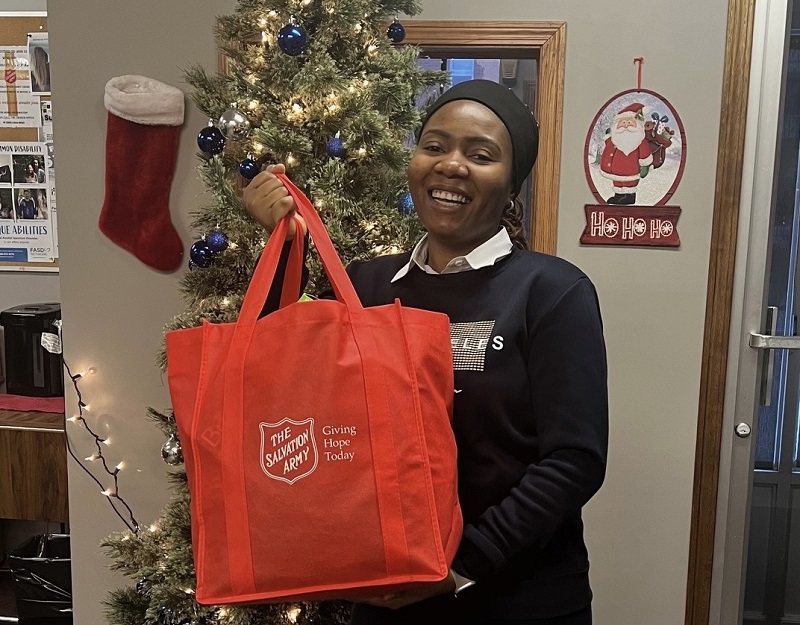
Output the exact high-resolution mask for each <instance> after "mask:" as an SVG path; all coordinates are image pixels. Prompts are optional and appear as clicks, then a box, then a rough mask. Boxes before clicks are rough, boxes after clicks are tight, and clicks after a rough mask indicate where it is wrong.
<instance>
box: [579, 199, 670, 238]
mask: <svg viewBox="0 0 800 625" xmlns="http://www.w3.org/2000/svg"><path fill="white" fill-rule="evenodd" d="M584 211H585V212H586V228H585V229H584V231H583V234H582V235H581V243H584V244H587V245H637V246H640V245H643V246H655V247H679V246H680V244H681V240H680V237H679V236H678V218H679V217H680V215H681V209H680V208H678V207H677V206H652V207H651V206H613V205H609V204H587V205H586V206H585V207H584Z"/></svg>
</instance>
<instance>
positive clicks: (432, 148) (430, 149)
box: [423, 145, 442, 152]
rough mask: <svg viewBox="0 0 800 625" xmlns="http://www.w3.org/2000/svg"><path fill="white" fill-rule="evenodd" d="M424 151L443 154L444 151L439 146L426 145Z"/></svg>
mask: <svg viewBox="0 0 800 625" xmlns="http://www.w3.org/2000/svg"><path fill="white" fill-rule="evenodd" d="M423 149H424V150H426V151H428V152H441V151H442V148H441V147H439V146H438V145H426V146H425V147H424V148H423Z"/></svg>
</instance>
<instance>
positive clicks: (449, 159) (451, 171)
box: [436, 154, 467, 176]
mask: <svg viewBox="0 0 800 625" xmlns="http://www.w3.org/2000/svg"><path fill="white" fill-rule="evenodd" d="M436 170H437V171H438V172H440V173H442V174H444V175H445V176H466V175H467V166H466V165H465V164H464V161H463V159H462V158H460V157H459V156H458V155H456V154H448V155H446V156H445V157H444V158H442V160H440V161H439V162H438V163H437V164H436Z"/></svg>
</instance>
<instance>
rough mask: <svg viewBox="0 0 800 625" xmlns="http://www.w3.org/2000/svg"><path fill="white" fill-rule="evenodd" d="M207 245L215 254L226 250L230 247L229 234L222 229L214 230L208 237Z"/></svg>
mask: <svg viewBox="0 0 800 625" xmlns="http://www.w3.org/2000/svg"><path fill="white" fill-rule="evenodd" d="M206 245H207V246H208V249H210V250H211V251H212V252H214V253H215V254H219V253H220V252H224V251H225V250H226V249H228V235H227V234H225V233H224V232H223V231H222V230H214V232H212V233H211V234H209V235H208V236H207V237H206Z"/></svg>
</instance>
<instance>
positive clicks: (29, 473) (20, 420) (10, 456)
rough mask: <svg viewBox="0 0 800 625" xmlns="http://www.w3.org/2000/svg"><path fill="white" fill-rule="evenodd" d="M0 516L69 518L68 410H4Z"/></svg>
mask: <svg viewBox="0 0 800 625" xmlns="http://www.w3.org/2000/svg"><path fill="white" fill-rule="evenodd" d="M0 519H25V520H31V521H48V522H58V523H67V522H68V521H69V507H68V501H67V448H66V438H65V435H64V415H59V414H52V413H47V412H24V411H14V410H0Z"/></svg>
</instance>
